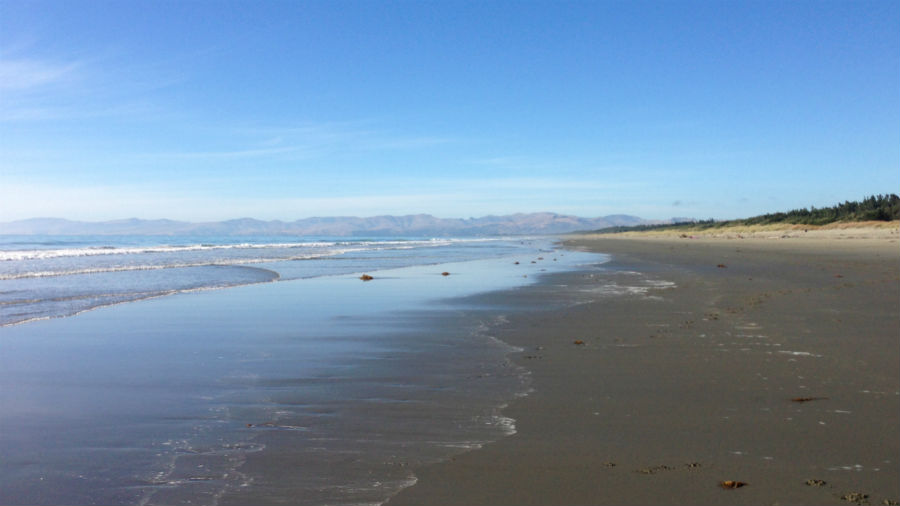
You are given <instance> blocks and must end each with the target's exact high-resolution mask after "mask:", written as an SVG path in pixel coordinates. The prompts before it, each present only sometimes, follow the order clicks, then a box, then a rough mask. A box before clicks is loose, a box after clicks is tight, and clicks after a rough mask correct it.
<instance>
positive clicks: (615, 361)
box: [387, 223, 900, 506]
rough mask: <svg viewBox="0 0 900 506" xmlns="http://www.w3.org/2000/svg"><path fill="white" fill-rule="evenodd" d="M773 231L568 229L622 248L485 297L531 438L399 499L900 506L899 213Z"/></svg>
mask: <svg viewBox="0 0 900 506" xmlns="http://www.w3.org/2000/svg"><path fill="white" fill-rule="evenodd" d="M757 232H758V233H756V234H748V233H747V231H742V232H740V233H729V234H720V235H719V236H717V237H711V236H709V235H707V236H701V235H694V236H693V237H692V236H682V235H681V234H668V235H667V234H641V235H635V234H628V235H602V236H600V235H595V236H578V237H569V238H568V239H567V240H566V242H565V244H566V246H567V247H568V248H570V249H575V250H590V251H597V252H603V253H608V254H610V255H611V256H612V259H611V261H610V262H609V263H607V264H603V265H599V266H593V267H585V268H583V269H582V270H579V271H576V272H567V273H555V274H552V275H548V276H545V277H544V278H543V279H542V281H541V283H540V284H538V285H536V286H531V287H528V288H527V289H521V290H511V291H505V292H498V293H493V294H489V295H487V296H483V297H485V299H486V301H489V302H490V303H491V304H499V305H506V306H510V307H518V308H519V309H521V310H520V311H514V312H512V313H510V315H509V316H508V323H506V324H504V325H501V326H499V327H497V328H495V329H494V332H495V333H496V336H497V337H498V338H499V339H502V340H503V341H505V342H507V343H509V344H511V345H513V346H517V347H520V348H522V350H523V351H522V352H521V353H518V354H514V355H513V360H514V362H516V363H518V364H520V365H522V366H524V367H526V368H527V369H528V370H530V371H531V382H532V383H531V387H532V392H531V393H530V395H528V396H526V397H523V398H521V399H518V400H516V401H514V402H512V403H510V405H509V406H508V407H507V408H506V409H505V410H504V415H505V416H509V417H511V418H513V419H515V420H516V423H515V426H516V431H517V432H516V434H514V435H512V436H510V437H506V438H504V439H501V440H499V441H497V442H495V443H492V444H488V445H486V446H484V447H483V448H481V449H479V450H476V451H471V452H468V453H464V454H461V455H458V456H456V457H455V458H453V459H452V460H449V461H447V462H443V463H440V464H435V465H429V466H425V467H422V468H418V469H414V472H415V475H416V476H417V478H418V482H417V483H416V484H415V485H414V486H412V487H410V488H407V489H404V490H403V491H402V492H401V493H399V494H398V495H396V496H395V497H393V498H392V499H391V500H390V501H389V502H388V503H387V504H389V505H391V506H398V505H428V504H440V505H451V504H492V505H503V504H519V505H522V504H851V503H853V504H897V501H900V466H898V459H900V457H898V456H900V430H898V428H900V346H898V342H900V305H898V302H900V245H898V239H897V227H896V223H894V224H893V226H890V227H886V228H878V229H875V228H871V227H868V228H864V229H853V230H849V231H848V230H846V229H845V230H843V231H841V230H837V231H835V230H825V231H810V230H807V231H803V230H791V231H784V230H780V231H776V232H774V233H773V232H772V231H767V232H762V231H757ZM613 292H615V293H613ZM607 295H609V296H607ZM613 295H614V296H613ZM547 301H555V302H559V301H567V303H566V304H564V306H565V308H564V309H558V308H557V309H552V310H547V309H542V306H543V305H545V304H546V302H547ZM554 307H558V306H554ZM723 482H728V485H731V488H725V487H723V486H722V484H723Z"/></svg>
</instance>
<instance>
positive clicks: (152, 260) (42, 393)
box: [0, 237, 598, 505]
mask: <svg viewBox="0 0 900 506" xmlns="http://www.w3.org/2000/svg"><path fill="white" fill-rule="evenodd" d="M0 255H2V258H4V260H3V261H0V267H2V271H0V297H2V306H0V307H2V308H3V323H4V324H5V327H2V328H0V407H2V409H0V453H2V455H3V458H2V459H0V503H3V504H7V503H26V504H210V505H212V504H250V503H252V504H283V503H284V502H289V503H292V504H310V505H314V504H361V503H379V502H381V501H383V500H385V499H386V498H387V497H389V496H390V495H391V494H393V493H395V492H396V491H398V490H399V489H401V488H402V487H404V486H407V485H409V484H410V483H411V482H412V481H413V480H414V479H415V478H414V476H413V474H412V472H411V468H413V467H415V466H417V465H421V464H423V463H428V462H434V461H438V460H441V459H444V458H448V456H450V455H452V454H453V453H457V452H460V451H464V450H466V449H470V448H476V447H478V446H480V445H482V444H484V443H485V442H488V441H492V440H496V439H497V438H499V437H502V436H503V435H506V434H509V433H511V432H513V431H514V430H515V429H514V427H515V426H514V421H513V420H509V419H507V418H505V417H503V415H502V407H503V406H504V405H505V403H507V402H509V401H510V400H511V399H513V398H515V397H516V396H517V395H522V394H524V393H525V392H527V388H528V377H527V371H524V370H523V369H521V368H519V367H517V366H514V365H513V364H512V363H511V362H510V361H509V360H508V359H507V355H508V354H509V353H510V352H511V351H514V350H512V349H511V348H510V347H508V346H506V345H505V344H503V343H501V342H499V341H496V340H494V339H493V338H491V336H490V329H491V327H492V326H493V325H495V324H497V323H498V322H502V321H503V317H502V311H501V309H499V308H486V307H484V305H483V304H480V305H477V306H469V305H466V304H465V303H462V302H460V301H463V300H464V299H460V297H464V296H466V295H471V294H475V293H479V292H484V291H489V290H498V289H507V288H514V287H518V286H523V285H525V284H527V283H529V282H530V281H532V280H533V279H535V278H536V277H537V276H538V275H539V274H540V273H541V272H542V271H554V270H562V269H568V268H572V267H573V266H574V265H576V264H580V263H589V262H596V261H598V258H597V256H591V255H588V254H578V253H572V252H567V253H565V256H563V254H562V252H557V251H556V249H555V247H554V246H553V243H552V241H551V240H549V239H510V238H505V239H504V238H499V239H476V240H463V239H460V240H451V239H440V240H432V239H429V238H413V239H410V238H395V239H382V240H346V239H334V238H302V239H299V240H298V239H297V238H240V239H234V238H227V237H222V238H208V237H206V238H186V237H183V238H168V237H166V238H148V237H117V238H111V237H6V238H4V243H3V247H2V248H0ZM532 262H533V263H532ZM444 271H447V272H449V273H450V275H449V276H443V275H442V273H443V272H444ZM362 272H367V273H369V274H371V275H373V276H374V277H375V279H374V280H372V281H370V282H363V281H360V280H359V279H358V277H359V275H360V273H362ZM216 288H223V289H218V290H216ZM224 288H227V289H224ZM139 299H146V300H141V301H139V302H132V303H127V304H126V303H125V302H129V301H136V300H139ZM454 300H455V301H456V302H450V301H454ZM91 309H93V310H91ZM89 310H90V311H89ZM67 315H68V316H69V317H66V316H67ZM71 315H74V316H71Z"/></svg>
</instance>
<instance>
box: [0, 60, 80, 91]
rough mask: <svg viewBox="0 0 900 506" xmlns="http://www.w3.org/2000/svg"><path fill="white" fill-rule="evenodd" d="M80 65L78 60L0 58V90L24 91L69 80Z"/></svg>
mask: <svg viewBox="0 0 900 506" xmlns="http://www.w3.org/2000/svg"><path fill="white" fill-rule="evenodd" d="M81 66H82V64H81V63H80V62H65V63H56V62H49V61H40V60H28V59H19V60H0V91H3V92H12V91H14V92H26V91H32V90H35V89H40V88H44V87H46V86H48V85H52V84H58V83H60V82H63V81H66V80H71V79H73V78H74V77H75V76H76V73H77V71H78V69H79V68H80V67H81Z"/></svg>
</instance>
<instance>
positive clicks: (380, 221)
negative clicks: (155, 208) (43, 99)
mask: <svg viewBox="0 0 900 506" xmlns="http://www.w3.org/2000/svg"><path fill="white" fill-rule="evenodd" d="M644 223H659V222H658V221H654V222H651V221H649V220H644V219H641V218H638V217H636V216H628V215H622V214H617V215H610V216H603V217H600V218H580V217H578V216H569V215H563V214H555V213H530V214H521V213H520V214H512V215H507V216H484V217H481V218H468V219H459V218H449V219H448V218H436V217H434V216H431V215H429V214H414V215H406V216H372V217H368V218H357V217H350V216H341V217H322V218H304V219H301V220H297V221H292V222H285V221H280V220H273V221H261V220H256V219H252V218H240V219H236V220H227V221H218V222H204V223H191V222H185V221H173V220H141V219H137V218H131V219H126V220H114V221H103V222H84V221H70V220H65V219H61V218H32V219H27V220H19V221H12V222H7V223H0V234H24V235H31V234H47V235H132V234H136V235H319V236H429V237H440V236H485V235H514V234H560V233H566V232H574V231H578V230H597V229H600V228H605V227H612V226H628V225H639V224H644Z"/></svg>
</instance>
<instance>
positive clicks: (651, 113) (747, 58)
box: [0, 0, 900, 222]
mask: <svg viewBox="0 0 900 506" xmlns="http://www.w3.org/2000/svg"><path fill="white" fill-rule="evenodd" d="M898 190H900V2H897V1H895V0H891V1H886V2H867V1H854V2H849V1H845V2H827V1H814V2H803V1H774V0H773V1H766V2H738V1H725V0H721V1H713V0H710V1H706V2H682V1H656V2H640V1H627V2H625V1H615V2H613V1H596V2H589V1H580V2H564V1H553V2H538V1H516V2H503V1H483V2H474V1H466V2H462V1H451V0H442V1H425V0H419V1H404V2H400V1H375V0H370V1H267V2H257V1H244V2H229V1H224V0H222V1H215V2H204V1H184V2H181V1H179V2H167V1H146V2H144V1H127V2H126V1H101V0H95V1H89V2H81V1H76V0H65V1H63V0H59V1H55V2H41V1H8V0H0V222H2V221H11V220H18V219H25V218H30V217H51V216H52V217H63V218H69V219H77V220H88V221H98V220H110V219H120V218H130V217H137V218H146V219H153V218H170V219H180V220H188V221H211V220H223V219H230V218H238V217H254V218H258V219H281V220H295V219H300V218H304V217H310V216H373V215H380V214H395V215H401V214H417V213H429V214H433V215H435V216H438V217H444V218H467V217H478V216H484V215H489V214H511V213H517V212H538V211H551V212H557V213H562V214H574V215H578V216H584V217H596V216H604V215H608V214H631V215H637V216H641V217H643V218H648V219H666V218H670V217H691V218H698V219H706V218H717V219H728V218H738V217H747V216H753V215H756V214H760V213H765V212H773V211H780V210H789V209H794V208H801V207H808V206H816V207H822V206H828V205H833V204H836V203H838V202H843V201H844V200H858V199H861V198H863V197H865V196H868V195H871V194H880V193H898Z"/></svg>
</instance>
